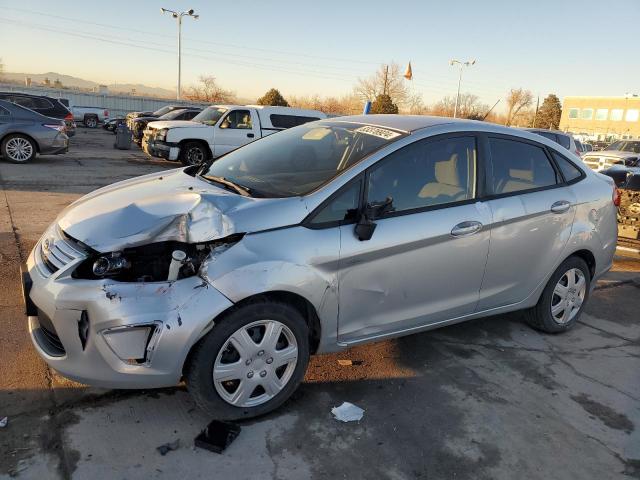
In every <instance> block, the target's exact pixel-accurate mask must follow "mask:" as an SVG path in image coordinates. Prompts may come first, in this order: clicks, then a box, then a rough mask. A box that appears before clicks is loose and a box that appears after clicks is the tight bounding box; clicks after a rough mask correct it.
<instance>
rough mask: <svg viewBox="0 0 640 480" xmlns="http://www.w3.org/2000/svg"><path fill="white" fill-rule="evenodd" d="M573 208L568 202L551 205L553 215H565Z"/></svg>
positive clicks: (563, 201)
mask: <svg viewBox="0 0 640 480" xmlns="http://www.w3.org/2000/svg"><path fill="white" fill-rule="evenodd" d="M570 208H571V202H567V201H566V200H558V201H557V202H555V203H554V204H553V205H551V211H552V212H553V213H564V212H566V211H567V210H569V209H570Z"/></svg>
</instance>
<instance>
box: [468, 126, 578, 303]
mask: <svg viewBox="0 0 640 480" xmlns="http://www.w3.org/2000/svg"><path fill="white" fill-rule="evenodd" d="M486 141H487V148H488V150H489V151H490V159H491V163H490V164H491V166H492V169H490V170H491V171H490V173H489V174H488V177H489V178H488V182H487V183H488V185H489V187H488V188H489V189H490V190H491V191H490V192H488V193H489V194H491V195H492V198H491V199H490V200H489V201H488V202H487V204H488V205H489V207H490V208H491V211H492V213H493V223H492V225H491V226H490V228H491V250H490V252H489V258H488V260H487V269H486V273H485V278H484V282H483V285H482V292H481V297H480V303H479V305H478V310H488V309H492V308H498V307H502V306H506V305H511V304H515V303H518V302H521V301H522V300H524V299H526V298H527V297H528V296H529V295H530V294H531V293H532V292H533V291H534V290H535V289H536V287H537V286H539V285H540V284H541V283H542V282H543V281H545V280H546V278H547V277H548V276H549V275H550V274H551V273H552V272H553V270H554V266H555V265H556V264H557V262H558V260H559V257H560V255H561V254H562V252H563V251H564V248H565V245H566V243H567V241H568V239H569V236H570V234H571V228H572V225H573V217H574V214H575V203H576V197H575V194H574V193H573V191H572V190H571V186H570V185H568V184H566V183H565V182H564V180H563V179H562V175H561V174H560V171H558V170H557V169H556V167H555V166H554V164H553V162H552V161H551V158H550V157H549V155H548V153H547V151H546V148H545V147H543V146H542V145H540V144H537V143H535V142H529V141H527V140H524V139H520V138H515V137H505V136H500V137H499V136H491V137H489V138H488V139H487V140H486ZM573 168H574V169H575V167H573ZM578 172H579V171H578ZM565 176H567V173H565Z"/></svg>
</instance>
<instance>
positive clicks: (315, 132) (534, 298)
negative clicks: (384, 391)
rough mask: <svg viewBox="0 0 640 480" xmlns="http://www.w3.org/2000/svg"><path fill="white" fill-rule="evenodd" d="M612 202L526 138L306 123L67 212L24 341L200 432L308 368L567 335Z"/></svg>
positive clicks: (476, 130)
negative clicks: (429, 342) (510, 333)
mask: <svg viewBox="0 0 640 480" xmlns="http://www.w3.org/2000/svg"><path fill="white" fill-rule="evenodd" d="M209 112H210V113H211V110H209ZM222 115H224V113H223V114H222ZM215 123H216V124H217V123H218V122H215ZM479 179H482V181H478V180H479ZM616 202H617V197H616V188H615V185H614V184H613V181H612V180H611V178H609V177H607V176H604V175H601V174H598V173H595V172H593V171H591V170H589V169H588V168H586V167H585V166H584V165H583V164H582V162H581V161H580V159H579V158H578V157H577V156H575V155H574V154H572V153H571V152H569V151H567V150H566V149H563V148H562V147H560V146H559V145H558V144H556V143H554V142H552V141H550V140H548V139H546V138H544V137H542V136H539V135H534V134H531V133H528V132H524V131H519V130H515V129H511V128H506V127H502V126H499V125H494V124H489V123H483V122H473V121H468V120H454V119H449V118H441V117H427V116H400V115H379V116H376V115H365V116H352V117H341V118H339V119H327V120H322V121H317V122H312V123H307V124H304V125H301V126H298V127H295V128H291V129H289V130H286V131H282V132H279V133H276V134H275V135H269V136H266V137H265V138H262V139H260V140H258V141H256V142H252V143H249V144H248V145H245V146H243V147H241V148H239V149H237V150H235V151H232V152H230V153H228V154H226V155H224V156H223V157H221V158H219V159H217V160H215V161H210V162H207V163H205V164H204V165H202V166H192V167H187V168H180V169H175V170H172V171H163V172H159V173H156V174H151V175H146V176H143V177H139V178H134V179H130V180H127V181H124V182H120V183H117V184H115V185H111V186H108V187H105V188H102V189H100V190H97V191H95V192H93V193H91V194H89V195H87V196H85V197H83V198H81V199H80V200H77V201H76V202H75V203H74V204H72V205H71V206H69V207H68V208H67V209H66V210H64V211H63V212H62V213H61V214H60V215H59V216H58V219H57V220H56V221H55V222H54V223H53V224H51V226H50V227H48V228H47V230H46V232H45V233H44V235H43V236H42V238H41V239H40V240H39V242H38V243H37V244H36V246H35V248H34V249H33V251H32V252H31V254H30V255H29V257H28V260H27V264H26V270H25V272H24V274H23V284H24V292H25V302H26V305H27V314H28V322H29V331H30V333H31V337H32V340H33V343H34V345H35V348H36V350H37V351H38V353H39V354H40V355H41V356H42V357H43V358H44V360H45V361H46V362H47V363H49V365H51V367H52V368H54V369H55V370H56V371H58V372H60V373H61V374H63V375H65V376H67V377H69V378H72V379H75V380H78V381H80V382H82V383H89V384H95V385H102V386H105V387H109V388H147V387H164V386H169V385H175V384H177V383H178V382H180V380H181V379H182V378H184V379H185V380H186V384H187V386H188V388H189V390H190V392H191V393H192V395H193V397H194V398H195V400H196V402H197V403H198V405H200V406H201V407H203V408H204V409H205V410H206V411H207V412H208V413H209V415H211V416H212V417H213V418H217V419H238V418H249V417H252V416H256V415H260V414H264V413H266V412H268V411H270V410H273V409H274V408H276V407H278V406H280V405H281V404H282V403H283V402H284V401H285V400H286V399H287V398H288V397H289V396H290V395H291V394H292V393H293V391H294V390H295V389H296V387H297V386H298V384H299V383H300V382H301V380H302V379H303V376H304V373H305V369H306V367H307V364H308V361H309V355H310V354H316V353H321V352H332V351H338V350H341V349H344V348H346V347H349V346H353V345H358V344H362V343H366V342H372V341H378V340H381V339H385V338H393V337H398V336H402V335H407V334H411V333H416V332H420V331H424V330H429V329H433V328H437V327H440V326H444V325H450V324H453V323H458V322H462V321H465V320H471V319H474V318H479V317H485V316H489V315H495V314H499V313H503V312H510V311H515V310H523V311H524V317H525V319H526V320H527V321H528V322H529V323H530V324H531V325H533V326H534V327H535V328H538V329H540V330H542V331H545V332H552V333H556V332H563V331H566V330H568V329H570V328H571V327H572V326H573V325H575V323H576V322H577V321H578V319H579V318H580V314H581V313H582V311H583V309H584V308H585V305H586V303H587V300H588V298H589V295H590V293H591V291H592V289H593V287H594V286H595V285H596V282H597V280H598V279H599V278H600V277H601V276H602V275H603V274H604V273H605V272H607V270H609V268H610V267H611V264H612V261H613V255H614V251H615V248H616V228H617V226H616V205H615V203H616ZM62 252H65V254H64V255H62Z"/></svg>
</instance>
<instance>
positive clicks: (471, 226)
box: [451, 220, 482, 237]
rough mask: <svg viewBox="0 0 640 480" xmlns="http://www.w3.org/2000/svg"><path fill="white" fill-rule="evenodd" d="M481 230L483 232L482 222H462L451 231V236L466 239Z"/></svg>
mask: <svg viewBox="0 0 640 480" xmlns="http://www.w3.org/2000/svg"><path fill="white" fill-rule="evenodd" d="M480 230H482V224H481V223H480V222H476V221H475V220H474V221H469V222H462V223H459V224H457V225H456V226H455V227H453V229H451V235H453V236H454V237H466V236H469V235H473V234H474V233H477V232H479V231H480Z"/></svg>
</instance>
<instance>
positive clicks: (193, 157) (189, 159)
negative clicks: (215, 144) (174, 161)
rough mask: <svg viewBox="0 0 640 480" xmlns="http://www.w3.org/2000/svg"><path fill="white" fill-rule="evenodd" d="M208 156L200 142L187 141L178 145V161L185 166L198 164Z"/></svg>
mask: <svg viewBox="0 0 640 480" xmlns="http://www.w3.org/2000/svg"><path fill="white" fill-rule="evenodd" d="M208 158H209V153H208V152H207V149H206V148H205V146H204V145H203V144H202V143H200V142H187V143H185V144H184V145H182V146H181V147H180V161H181V162H182V164H183V165H185V166H187V167H188V166H191V165H200V164H201V163H203V162H204V161H205V160H207V159H208Z"/></svg>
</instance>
